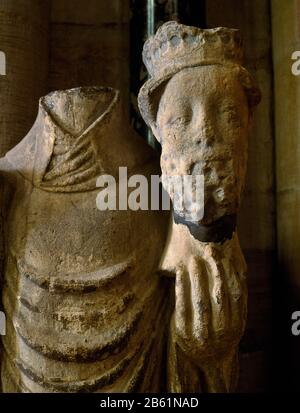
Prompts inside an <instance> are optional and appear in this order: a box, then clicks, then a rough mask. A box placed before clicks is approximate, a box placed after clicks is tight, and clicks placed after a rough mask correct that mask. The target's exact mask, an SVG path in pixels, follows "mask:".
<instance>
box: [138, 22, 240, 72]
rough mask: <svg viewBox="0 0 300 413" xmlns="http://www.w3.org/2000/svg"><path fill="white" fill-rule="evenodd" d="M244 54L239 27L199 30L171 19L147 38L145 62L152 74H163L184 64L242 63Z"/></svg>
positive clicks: (144, 53)
mask: <svg viewBox="0 0 300 413" xmlns="http://www.w3.org/2000/svg"><path fill="white" fill-rule="evenodd" d="M242 54H243V53H242V38H241V35H240V32H239V30H237V29H228V28H225V27H217V28H214V29H199V28H197V27H191V26H185V25H182V24H178V23H177V22H175V21H170V22H167V23H165V24H163V25H162V26H161V27H160V28H159V29H158V31H157V32H156V34H155V35H154V36H152V37H150V38H149V39H148V40H147V41H146V43H145V44H144V49H143V61H144V63H145V66H146V67H147V70H148V72H149V74H150V75H151V77H161V76H164V75H165V74H166V73H167V72H170V71H172V68H174V66H177V67H178V66H181V64H182V65H184V66H194V65H202V64H210V63H212V64H213V63H214V64H218V63H221V64H222V63H223V64H224V63H226V62H227V63H237V64H241V62H242Z"/></svg>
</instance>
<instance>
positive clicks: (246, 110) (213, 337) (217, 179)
mask: <svg viewBox="0 0 300 413" xmlns="http://www.w3.org/2000/svg"><path fill="white" fill-rule="evenodd" d="M241 55H242V53H241V40H240V37H239V34H238V31H236V30H233V29H226V28H217V29H208V30H201V29H197V28H192V27H187V26H183V25H178V24H177V23H175V22H168V23H166V24H165V25H163V26H162V27H161V28H160V29H159V30H158V32H157V34H156V36H154V37H152V38H150V39H149V40H148V41H147V42H146V44H145V47H144V61H145V64H146V66H147V67H148V70H149V72H150V75H151V78H150V79H149V80H148V81H147V82H146V83H145V85H144V86H143V87H142V89H141V91H140V95H139V104H140V110H141V113H142V115H143V116H144V119H145V121H146V122H147V123H148V125H149V126H150V127H151V128H152V131H153V133H154V134H155V136H156V138H157V139H158V140H159V142H160V143H161V145H162V155H161V168H162V173H163V174H165V175H166V176H170V175H171V176H175V175H179V176H186V175H194V176H195V175H204V214H203V217H202V218H201V219H199V220H196V221H195V220H194V221H192V220H191V218H190V217H191V215H190V214H189V213H188V211H187V210H186V209H185V208H183V209H181V210H177V209H176V203H175V200H176V199H178V197H182V196H183V195H182V193H178V192H176V191H169V194H170V197H171V199H172V200H173V202H174V204H175V210H174V215H175V217H178V215H179V216H180V220H178V219H176V220H177V222H179V223H176V220H175V222H174V223H173V225H172V228H171V231H170V234H169V240H168V244H167V246H166V249H165V252H164V254H163V256H162V259H161V264H160V267H161V269H162V271H163V272H164V273H167V274H169V275H173V276H175V297H176V298H175V300H176V301H175V310H174V313H173V317H172V321H171V333H170V339H169V359H168V369H169V370H168V371H169V374H168V386H169V389H170V390H171V391H175V392H181V391H199V390H200V389H201V390H202V391H208V392H223V391H233V390H234V388H235V386H236V382H237V371H238V366H237V349H238V343H239V340H240V338H241V336H242V334H243V331H244V328H245V320H246V308H247V305H246V301H247V300H246V297H247V292H246V284H245V273H246V265H245V262H244V258H243V255H242V252H241V249H240V246H239V241H238V237H237V234H236V230H235V221H234V220H233V219H231V220H228V217H235V216H236V213H237V211H238V208H239V205H240V197H241V193H242V190H243V186H244V180H245V174H246V161H247V147H248V136H247V135H248V132H249V130H250V128H251V123H252V113H253V108H254V106H255V105H256V104H257V103H258V102H259V99H260V93H259V90H258V88H257V87H256V85H255V83H254V81H253V79H252V78H251V76H250V75H249V73H248V72H247V71H246V70H245V69H244V68H243V67H242V66H241ZM196 189H197V188H194V192H196ZM166 190H169V188H168V187H166ZM197 228H198V231H197ZM214 232H215V234H214Z"/></svg>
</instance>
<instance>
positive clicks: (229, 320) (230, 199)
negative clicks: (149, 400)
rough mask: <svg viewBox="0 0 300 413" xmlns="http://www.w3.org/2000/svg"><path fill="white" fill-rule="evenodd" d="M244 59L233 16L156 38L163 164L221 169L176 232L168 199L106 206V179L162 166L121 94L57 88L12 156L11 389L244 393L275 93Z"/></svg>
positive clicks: (148, 47)
mask: <svg viewBox="0 0 300 413" xmlns="http://www.w3.org/2000/svg"><path fill="white" fill-rule="evenodd" d="M240 59H241V44H240V39H239V34H238V32H237V31H236V30H231V29H224V28H219V29H211V30H200V29H197V28H192V27H186V26H182V25H178V24H177V23H175V22H169V23H166V24H165V25H163V26H162V27H161V28H160V29H159V30H158V32H157V34H156V35H155V36H154V37H152V38H150V39H149V40H148V41H147V42H146V44H145V49H144V60H145V63H146V66H147V68H148V70H149V72H150V75H151V78H150V80H148V81H147V82H146V84H145V85H144V86H143V87H142V89H141V91H140V95H139V104H140V110H141V113H142V115H143V117H144V119H145V120H146V122H147V123H148V124H149V125H150V127H151V128H152V130H153V132H154V134H155V136H156V138H157V139H158V140H159V141H160V142H161V144H162V156H161V168H162V171H163V174H164V175H165V176H167V175H176V174H177V175H180V176H183V175H189V174H192V175H199V174H203V175H204V176H205V204H204V215H203V217H202V218H201V219H199V220H198V221H195V220H192V219H191V215H190V214H189V212H188V211H182V210H176V209H175V210H174V222H173V224H172V225H171V228H170V233H169V236H168V239H167V232H168V225H169V214H168V211H165V212H164V211H155V210H138V211H132V210H130V209H127V210H109V211H100V210H99V209H97V206H96V198H97V194H98V192H99V188H97V187H96V181H97V178H98V177H99V176H101V175H103V174H109V175H111V176H113V177H115V178H116V179H117V175H118V168H119V167H120V166H126V167H127V168H128V173H129V174H136V173H139V174H142V175H144V176H145V177H146V178H147V179H150V176H151V175H154V174H157V173H158V170H159V163H158V161H157V158H156V155H155V154H154V152H153V151H152V149H150V148H149V147H148V146H147V145H146V144H145V143H143V141H142V140H141V139H140V138H139V137H137V136H135V135H134V133H133V131H132V130H130V129H129V128H128V127H127V126H126V125H124V124H122V120H121V119H122V117H121V115H120V113H121V109H120V103H119V94H118V92H117V91H115V90H113V89H110V88H100V87H99V88H98V87H86V88H77V89H71V90H67V91H57V92H52V93H50V94H49V95H47V96H45V97H44V98H41V100H40V104H39V113H38V117H37V120H36V122H35V124H34V125H33V127H32V129H31V130H30V131H29V133H28V135H27V136H26V137H25V138H24V139H23V140H22V141H21V142H20V143H19V144H18V145H17V146H16V147H15V148H14V149H12V150H11V151H10V152H8V153H7V154H6V156H5V157H4V158H2V159H1V160H0V179H1V181H0V197H1V199H0V206H1V220H0V221H1V222H0V224H1V245H0V263H1V267H2V268H1V276H2V277H1V278H2V281H1V290H2V305H3V310H4V312H5V315H6V319H7V325H6V335H5V336H3V337H2V344H3V345H2V357H1V384H2V391H3V392H159V391H165V390H168V391H170V392H184V391H187V392H200V391H201V392H220V391H232V390H234V387H235V384H236V380H237V367H238V365H237V347H238V343H239V340H240V338H241V336H242V334H243V330H244V326H245V319H246V286H245V271H246V266H245V263H244V259H243V256H242V253H241V250H240V246H239V242H238V237H237V234H236V231H235V224H236V222H235V221H236V219H235V217H236V212H237V210H238V206H239V202H240V195H241V192H242V187H243V183H244V178H245V170H246V159H247V134H248V130H249V128H250V124H251V120H252V110H253V108H254V106H255V105H256V104H257V103H258V101H259V91H258V89H257V87H256V86H255V84H254V82H253V80H252V79H251V77H250V75H249V74H248V72H247V71H246V70H245V69H244V68H243V67H242V66H241V63H240V62H241V61H240ZM167 189H169V188H167ZM176 196H177V197H178V194H176V193H173V192H171V191H170V197H171V199H172V200H174V198H175V197H176ZM174 205H175V203H174ZM165 246H166V248H165ZM174 284H175V286H174ZM174 287H175V294H174Z"/></svg>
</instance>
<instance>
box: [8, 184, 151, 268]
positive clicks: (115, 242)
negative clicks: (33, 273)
mask: <svg viewBox="0 0 300 413" xmlns="http://www.w3.org/2000/svg"><path fill="white" fill-rule="evenodd" d="M97 194H98V191H90V192H84V193H83V192H81V193H67V194H59V193H49V192H45V191H41V190H39V189H36V188H31V191H30V192H29V193H28V192H27V193H25V194H21V195H20V194H18V195H17V196H16V197H15V200H14V201H13V204H12V208H11V214H10V217H9V228H8V240H9V242H8V244H9V248H10V250H11V251H12V253H13V255H15V256H16V257H18V258H22V259H24V261H25V262H26V263H27V264H28V265H30V266H33V267H34V268H37V269H41V270H43V272H44V271H45V270H46V271H47V272H50V273H51V272H55V273H60V272H62V273H66V272H67V273H77V272H82V271H93V270H95V269H97V268H99V267H102V266H106V265H113V264H115V263H117V262H120V261H123V260H125V259H127V258H128V257H129V256H130V255H132V254H133V252H134V251H135V249H136V248H138V247H140V245H141V243H140V239H141V238H142V237H144V236H145V235H147V234H146V233H144V234H142V233H141V232H143V229H144V232H145V231H146V228H147V227H148V225H147V221H149V219H151V217H150V216H149V215H147V214H143V215H141V214H138V213H133V212H131V211H99V210H98V208H97V205H96V197H97ZM145 224H146V225H145ZM138 228H140V230H139V229H138Z"/></svg>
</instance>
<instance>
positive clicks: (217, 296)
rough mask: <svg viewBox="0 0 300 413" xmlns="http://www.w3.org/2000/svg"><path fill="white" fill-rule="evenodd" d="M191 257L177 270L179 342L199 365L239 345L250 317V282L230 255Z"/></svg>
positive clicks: (176, 310) (176, 324)
mask: <svg viewBox="0 0 300 413" xmlns="http://www.w3.org/2000/svg"><path fill="white" fill-rule="evenodd" d="M218 258H220V257H214V256H211V258H207V259H206V260H203V259H201V258H199V257H198V256H197V257H194V256H192V257H190V259H189V260H188V263H187V266H183V265H181V266H180V268H178V270H177V273H176V283H175V291H176V304H175V317H174V321H175V328H176V334H177V342H178V344H179V345H180V347H181V348H182V350H183V351H184V352H185V353H186V354H187V355H188V356H189V357H191V358H192V359H193V360H194V362H196V363H197V364H198V365H202V364H203V362H205V361H207V360H210V359H219V360H220V359H222V358H224V357H225V355H226V354H228V352H231V351H232V349H233V348H235V347H236V346H237V345H238V342H239V340H240V338H241V336H242V334H243V331H244V326H245V318H246V295H247V294H246V285H245V282H244V280H243V278H242V277H241V276H240V274H239V273H238V272H237V271H235V269H234V266H232V263H231V262H230V260H228V259H227V258H224V259H223V260H221V261H220V260H219V259H218Z"/></svg>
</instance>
